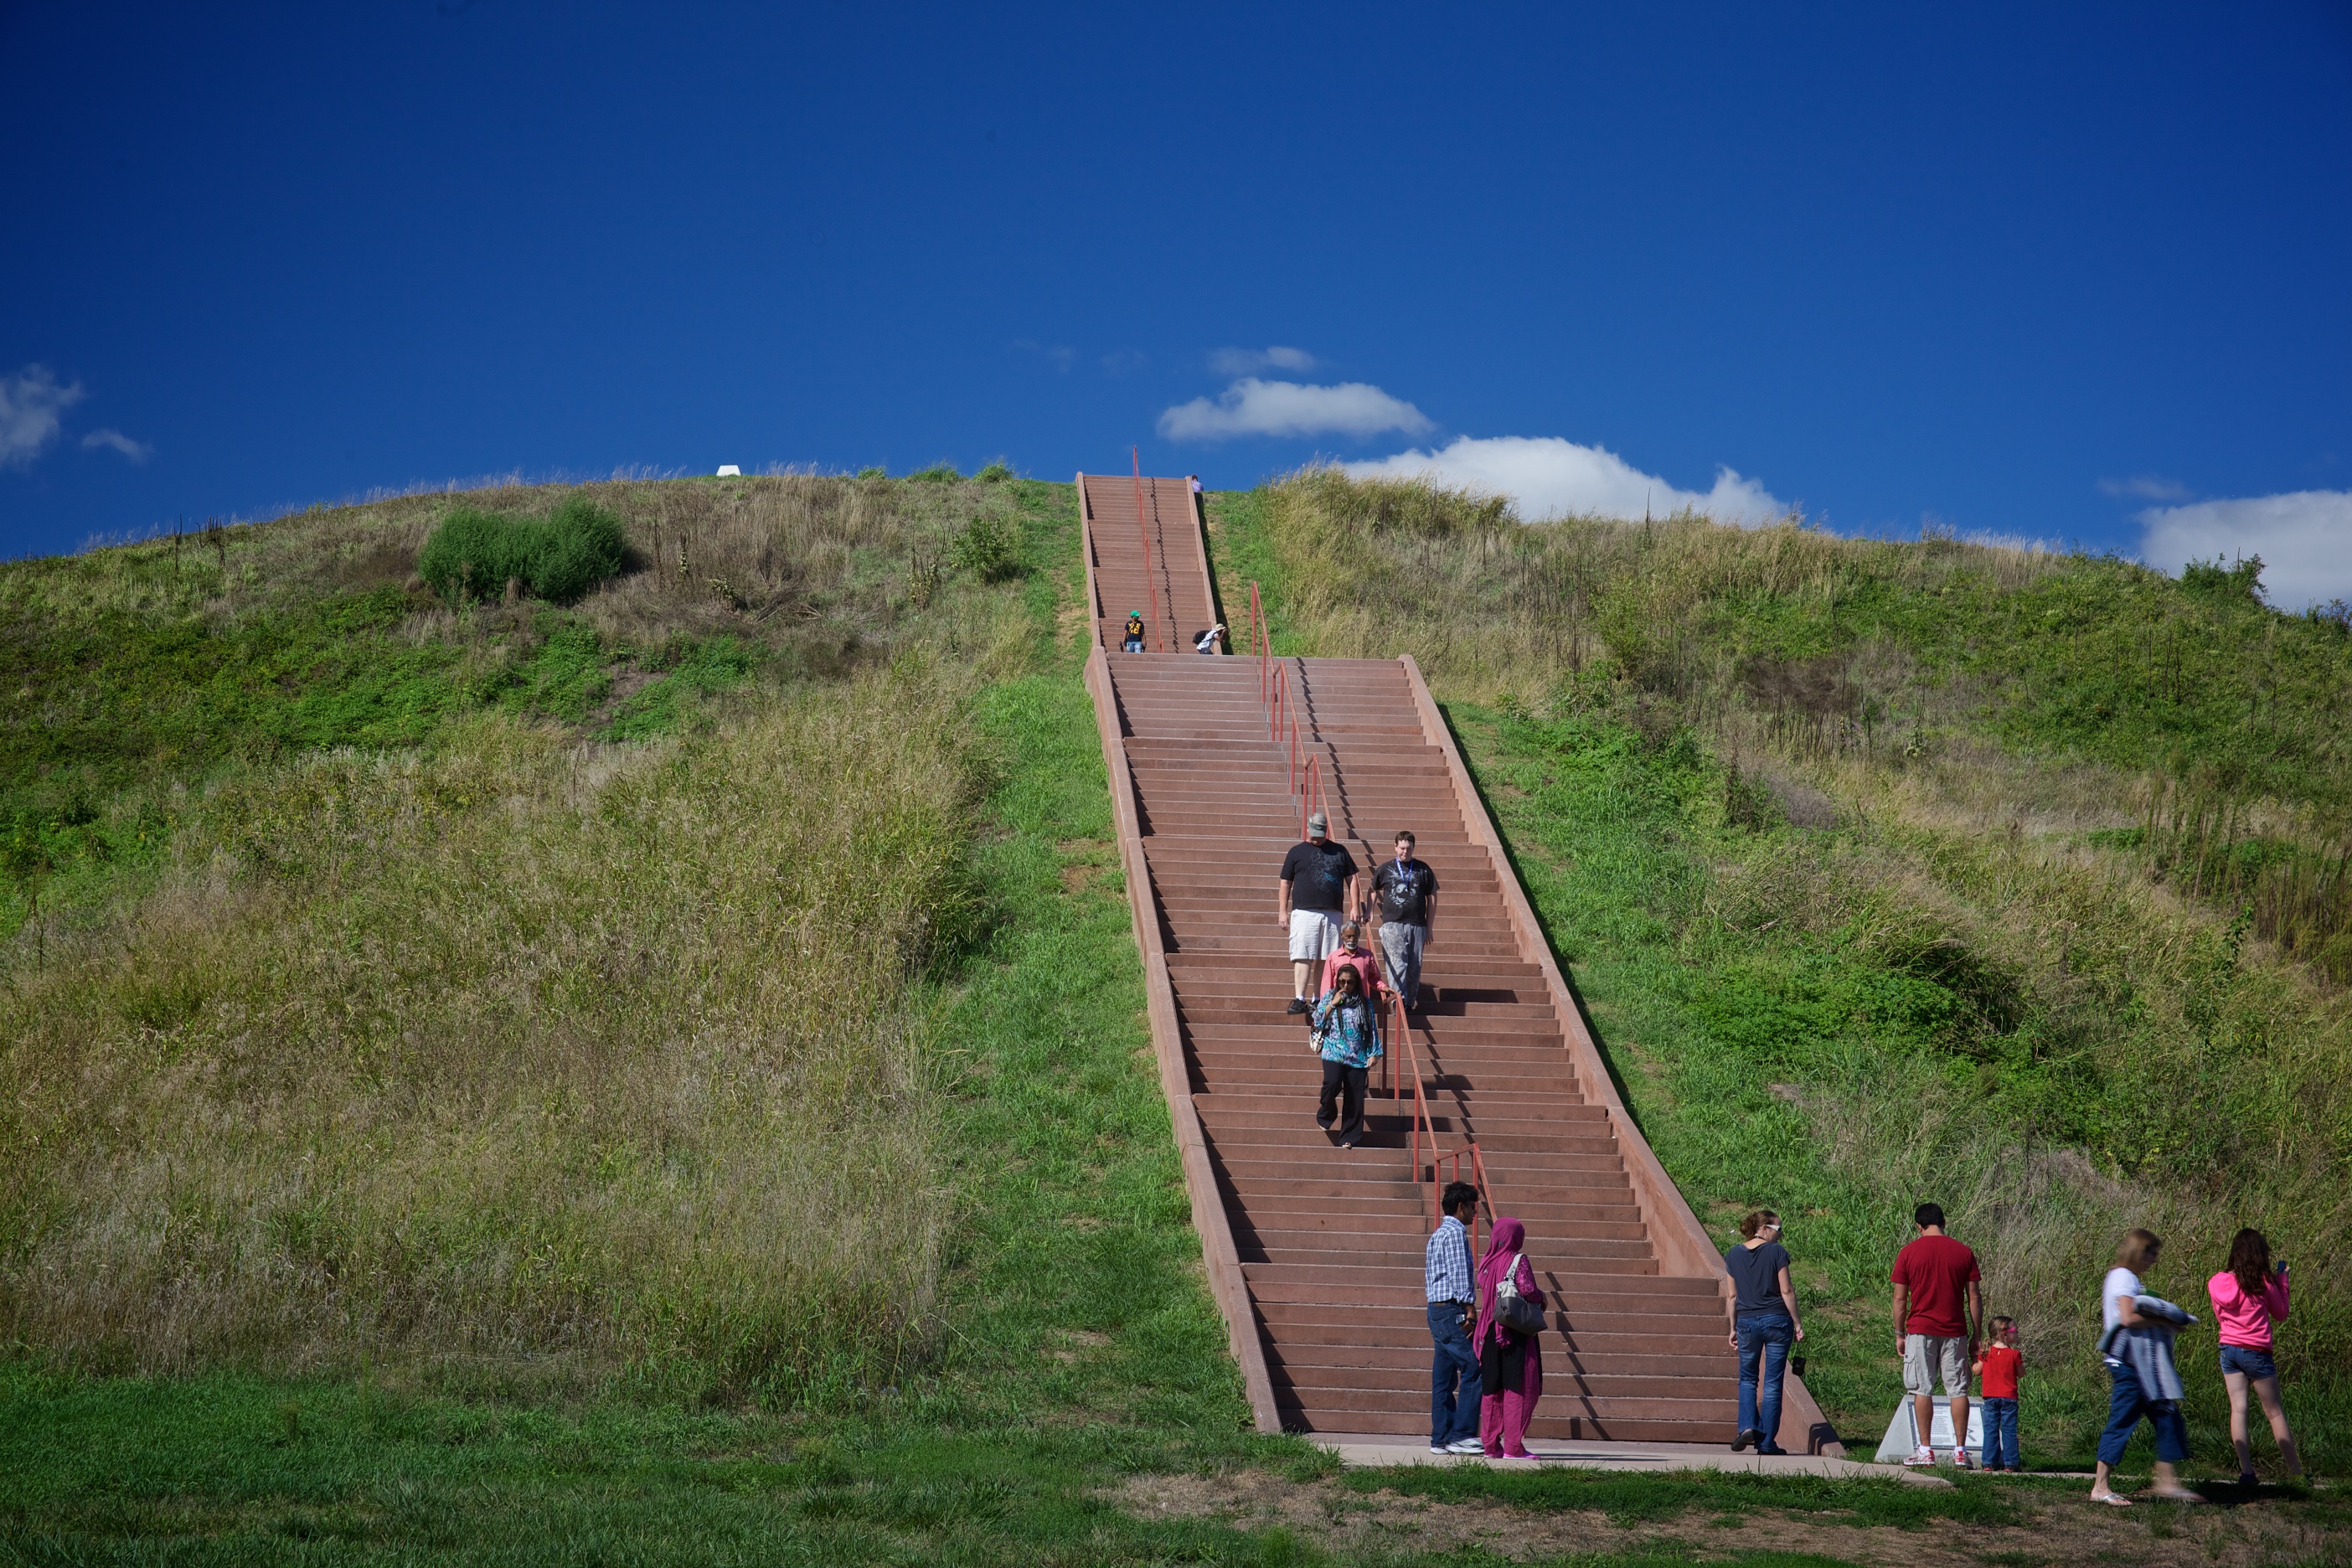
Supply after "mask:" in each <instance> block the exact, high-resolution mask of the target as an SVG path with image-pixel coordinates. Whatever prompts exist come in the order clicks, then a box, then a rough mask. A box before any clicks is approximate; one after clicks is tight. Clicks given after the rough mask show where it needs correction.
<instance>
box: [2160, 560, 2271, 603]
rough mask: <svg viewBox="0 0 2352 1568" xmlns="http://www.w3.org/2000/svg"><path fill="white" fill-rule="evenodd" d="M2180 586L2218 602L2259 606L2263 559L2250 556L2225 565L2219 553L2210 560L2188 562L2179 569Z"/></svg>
mask: <svg viewBox="0 0 2352 1568" xmlns="http://www.w3.org/2000/svg"><path fill="white" fill-rule="evenodd" d="M2180 588H2181V591H2182V592H2183V593H2185V594H2187V595H2189V596H2191V597H2192V598H2199V599H2210V600H2212V601H2214V602H2215V603H2218V604H2230V603H2232V602H2242V603H2245V604H2250V605H2259V604H2261V603H2262V602H2263V558H2262V557H2261V556H2259V555H2249V556H2246V557H2244V558H2243V559H2242V560H2239V561H2234V562H2231V563H2227V564H2224V563H2223V562H2222V560H2221V557H2220V556H2218V555H2216V556H2215V557H2213V559H2212V560H2210V561H2191V562H2190V563H2189V564H2188V565H2186V566H2183V567H2182V568H2181V569H2180Z"/></svg>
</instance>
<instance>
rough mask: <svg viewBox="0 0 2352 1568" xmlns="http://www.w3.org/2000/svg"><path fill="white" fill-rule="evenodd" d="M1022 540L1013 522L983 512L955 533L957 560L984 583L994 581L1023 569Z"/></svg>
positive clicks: (964, 568)
mask: <svg viewBox="0 0 2352 1568" xmlns="http://www.w3.org/2000/svg"><path fill="white" fill-rule="evenodd" d="M1020 548H1021V545H1020V541H1019V539H1018V538H1017V537H1015V535H1014V533H1013V521H1012V519H1010V518H1006V517H1002V516H999V515H997V514H996V513H994V512H982V513H981V515H980V516H978V517H975V518H973V519H972V520H971V523H970V524H969V525H968V526H967V527H966V528H965V529H964V531H963V532H961V534H959V535H957V536H956V542H955V563H956V564H957V565H958V566H960V567H961V568H962V569H963V570H965V571H967V572H969V573H971V574H972V575H973V576H975V577H977V578H979V579H980V580H981V581H982V582H983V583H994V582H999V581H1002V580H1003V579H1004V578H1006V577H1010V576H1013V574H1016V573H1018V572H1019V571H1020V570H1021V559H1020Z"/></svg>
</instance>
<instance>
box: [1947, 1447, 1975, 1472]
mask: <svg viewBox="0 0 2352 1568" xmlns="http://www.w3.org/2000/svg"><path fill="white" fill-rule="evenodd" d="M1952 1463H1953V1464H1955V1465H1958V1467H1959V1468H1961V1469H1964V1470H1972V1469H1975V1468H1976V1467H1975V1466H1974V1465H1971V1464H1970V1463H1969V1451H1968V1450H1967V1449H1966V1448H1955V1449H1953V1450H1952Z"/></svg>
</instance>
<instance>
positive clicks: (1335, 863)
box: [1275, 811, 1363, 1013]
mask: <svg viewBox="0 0 2352 1568" xmlns="http://www.w3.org/2000/svg"><path fill="white" fill-rule="evenodd" d="M1330 828H1331V823H1330V819H1329V818H1328V817H1327V816H1324V815H1323V814H1322V813H1321V812H1319V811H1318V812H1317V813H1315V815H1314V816H1310V817H1308V818H1307V838H1306V840H1305V842H1303V843H1299V844H1294V845H1292V846H1291V847H1290V853H1289V854H1287V855H1286V856H1284V857H1283V858H1282V880H1281V881H1280V882H1279V883H1278V884H1276V886H1277V888H1278V889H1279V891H1278V892H1277V893H1276V905H1275V908H1276V915H1275V919H1276V920H1277V921H1280V922H1281V923H1282V926H1283V928H1284V929H1285V930H1286V931H1288V932H1289V933H1290V1007H1289V1011H1291V1012H1293V1013H1304V1012H1306V1011H1307V1003H1308V1001H1309V998H1308V996H1307V985H1308V984H1309V982H1310V977H1312V976H1314V975H1315V974H1317V973H1319V972H1320V970H1321V969H1322V967H1323V961H1324V960H1325V959H1327V958H1328V957H1330V956H1331V954H1332V953H1334V952H1338V951H1339V916H1340V913H1341V911H1343V910H1353V909H1355V908H1356V906H1357V905H1358V903H1359V902H1360V900H1361V891H1360V889H1359V888H1358V887H1357V882H1358V880H1359V879H1360V878H1361V877H1362V875H1363V873H1362V872H1361V871H1360V869H1359V868H1357V865H1356V858H1355V857H1354V856H1353V855H1350V854H1349V853H1348V850H1347V847H1346V846H1345V845H1340V844H1334V843H1332V842H1331V839H1330V837H1329V834H1330Z"/></svg>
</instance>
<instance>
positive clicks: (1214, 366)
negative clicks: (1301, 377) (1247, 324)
mask: <svg viewBox="0 0 2352 1568" xmlns="http://www.w3.org/2000/svg"><path fill="white" fill-rule="evenodd" d="M1315 363H1316V361H1315V356H1314V355H1313V354H1311V353H1307V351H1306V350H1305V349H1286V348H1284V347H1283V346H1281V345H1280V344H1279V343H1277V344H1275V345H1274V346H1273V347H1270V348H1263V349H1219V350H1217V351H1216V352H1215V353H1212V354H1211V355H1210V356H1209V368H1210V369H1211V370H1213V371H1215V372H1216V373H1217V374H1219V375H1255V374H1257V373H1258V372H1259V371H1262V370H1296V371H1308V370H1313V369H1314V368H1315Z"/></svg>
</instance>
